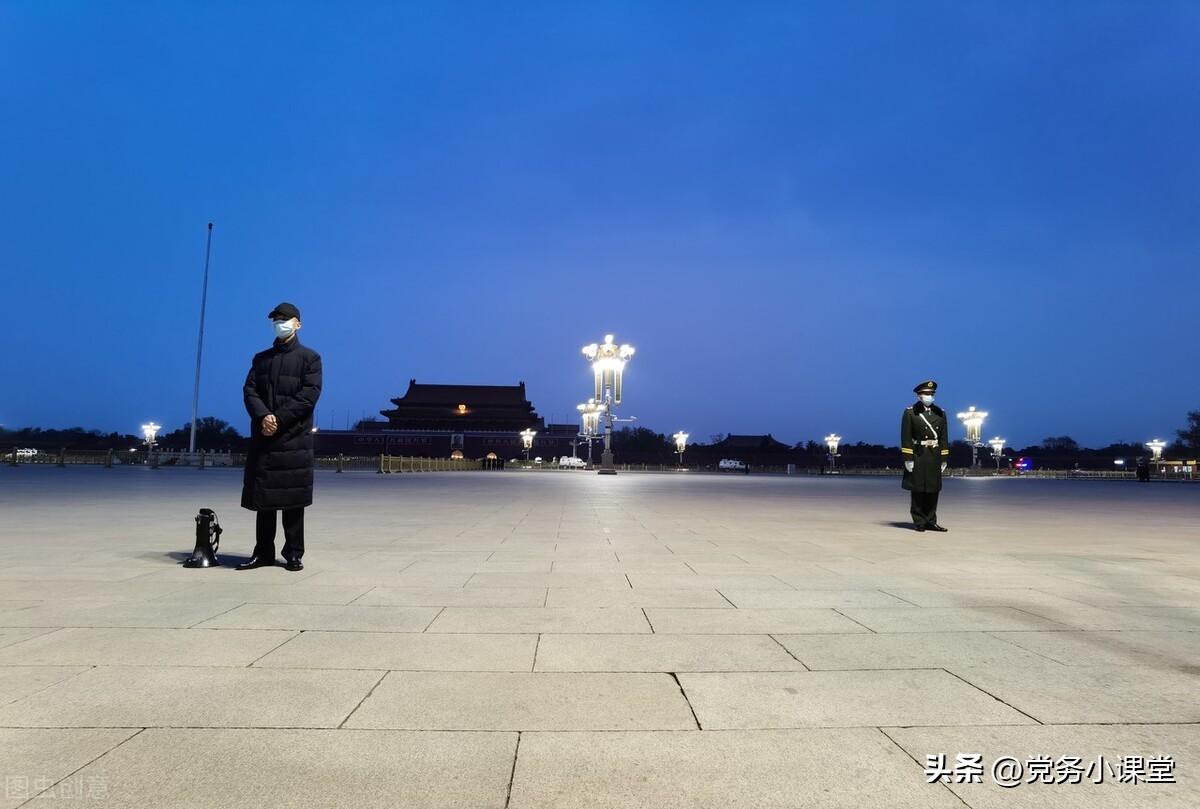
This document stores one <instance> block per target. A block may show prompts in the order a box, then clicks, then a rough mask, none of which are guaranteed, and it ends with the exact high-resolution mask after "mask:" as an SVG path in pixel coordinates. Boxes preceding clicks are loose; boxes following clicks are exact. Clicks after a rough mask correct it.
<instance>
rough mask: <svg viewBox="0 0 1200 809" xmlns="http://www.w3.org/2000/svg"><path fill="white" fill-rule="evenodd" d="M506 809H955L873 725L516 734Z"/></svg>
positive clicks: (948, 797)
mask: <svg viewBox="0 0 1200 809" xmlns="http://www.w3.org/2000/svg"><path fill="white" fill-rule="evenodd" d="M509 806H510V809H595V808H596V807H604V809H667V808H668V807H669V809H798V807H805V808H806V809H810V808H811V809H864V807H880V809H882V808H883V807H886V808H887V809H942V808H943V807H945V809H961V808H962V803H961V802H960V801H959V800H958V799H957V798H955V797H954V795H953V794H951V793H950V791H949V790H948V789H947V788H946V787H943V786H941V785H936V784H935V785H928V784H926V783H925V779H924V777H923V775H922V770H921V767H920V766H918V765H917V764H916V763H915V762H913V760H912V759H911V758H910V757H909V756H908V755H906V754H905V753H904V752H903V751H902V750H901V749H900V748H898V747H897V746H896V745H895V744H894V743H892V742H891V741H890V740H888V738H887V737H886V736H884V735H883V734H882V733H880V732H879V731H878V730H876V729H874V728H859V729H838V730H768V731H721V732H713V733H708V732H701V733H646V732H629V733H526V734H523V735H522V737H521V750H520V755H519V757H518V759H517V767H516V772H515V774H514V777H513V786H512V801H511V803H510V804H509Z"/></svg>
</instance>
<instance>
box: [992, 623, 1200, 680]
mask: <svg viewBox="0 0 1200 809" xmlns="http://www.w3.org/2000/svg"><path fill="white" fill-rule="evenodd" d="M996 636H997V637H999V638H1002V639H1003V640H1005V641H1008V642H1009V643H1013V644H1016V645H1017V646H1020V647H1021V648H1023V649H1029V650H1030V651H1032V652H1035V653H1037V654H1039V655H1041V656H1043V657H1047V658H1050V659H1051V660H1056V661H1058V662H1059V663H1062V664H1063V665H1065V666H1097V665H1099V666H1150V667H1153V668H1173V669H1177V670H1179V671H1191V672H1193V673H1200V632H1178V631H1167V632H1154V631H1149V630H1147V631H1140V632H1133V631H1127V630H1126V631H1099V632H1054V633H1047V632H1001V633H997V634H996Z"/></svg>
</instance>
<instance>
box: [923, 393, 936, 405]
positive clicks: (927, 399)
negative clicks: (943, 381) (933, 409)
mask: <svg viewBox="0 0 1200 809" xmlns="http://www.w3.org/2000/svg"><path fill="white" fill-rule="evenodd" d="M921 404H923V405H925V406H926V407H929V406H930V405H931V404H933V397H932V396H930V395H929V394H928V393H922V394H921Z"/></svg>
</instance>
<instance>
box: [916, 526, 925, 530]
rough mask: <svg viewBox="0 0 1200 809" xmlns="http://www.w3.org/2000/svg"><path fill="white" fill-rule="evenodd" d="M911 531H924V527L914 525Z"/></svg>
mask: <svg viewBox="0 0 1200 809" xmlns="http://www.w3.org/2000/svg"><path fill="white" fill-rule="evenodd" d="M913 530H914V531H924V530H925V526H923V525H914V526H913Z"/></svg>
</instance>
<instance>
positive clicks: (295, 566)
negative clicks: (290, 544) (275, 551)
mask: <svg viewBox="0 0 1200 809" xmlns="http://www.w3.org/2000/svg"><path fill="white" fill-rule="evenodd" d="M283 567H284V569H285V570H304V563H303V562H301V561H300V560H299V559H288V560H287V564H286V565H284V566H283Z"/></svg>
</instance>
